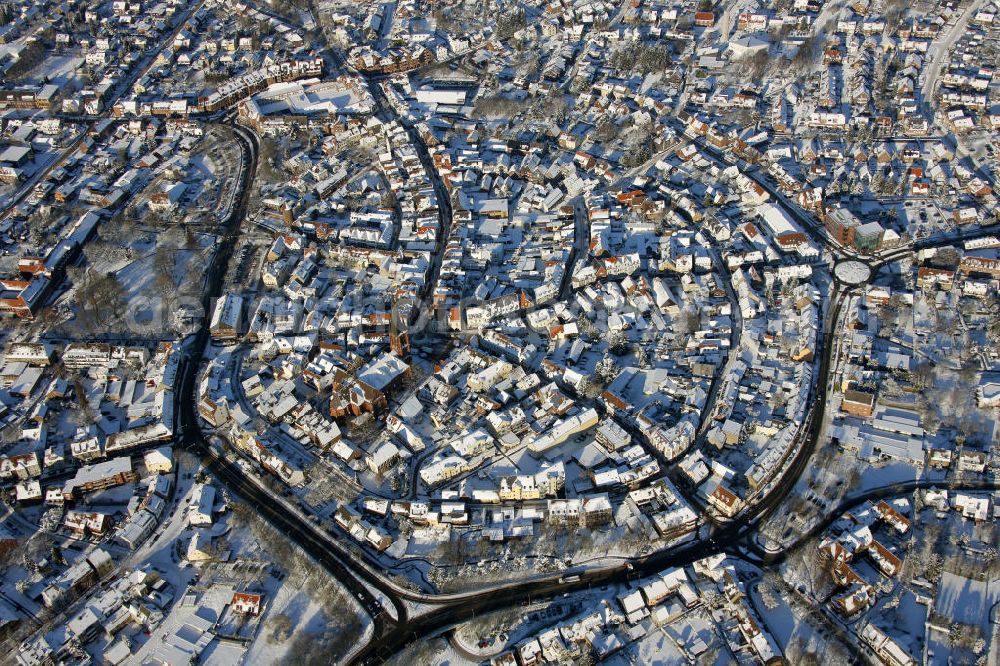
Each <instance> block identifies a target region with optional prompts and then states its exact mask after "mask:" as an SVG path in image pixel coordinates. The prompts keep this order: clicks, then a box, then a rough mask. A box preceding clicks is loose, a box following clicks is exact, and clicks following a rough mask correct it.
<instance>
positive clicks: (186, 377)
mask: <svg viewBox="0 0 1000 666" xmlns="http://www.w3.org/2000/svg"><path fill="white" fill-rule="evenodd" d="M367 78H368V81H369V83H370V85H371V88H372V94H373V97H374V99H375V100H376V104H377V105H378V106H379V107H380V108H381V110H380V113H382V114H383V115H384V116H385V117H386V118H391V117H394V113H393V111H392V109H391V106H390V105H389V104H388V103H387V101H386V100H385V97H384V95H383V94H382V91H381V89H380V87H379V83H380V79H379V78H378V77H367ZM234 131H235V133H236V138H237V140H238V142H239V144H240V148H241V151H242V154H243V158H244V159H243V168H242V169H241V172H240V177H239V178H240V181H239V186H238V190H237V191H238V192H239V194H238V196H237V197H236V199H235V203H234V205H233V207H232V209H231V210H230V212H229V214H228V217H227V218H226V220H225V224H224V226H225V231H224V234H223V237H222V241H221V243H220V246H219V248H218V250H217V252H216V253H215V255H214V256H213V257H212V260H211V263H210V265H209V267H208V269H207V279H206V289H205V293H204V295H203V306H204V308H205V313H206V317H204V318H203V319H202V326H201V328H200V329H199V331H198V332H197V333H196V334H195V335H194V338H193V340H191V341H190V345H189V351H188V357H187V359H186V362H185V363H184V365H183V367H182V371H181V378H180V382H179V390H178V392H177V402H178V405H177V406H178V410H177V412H178V419H179V428H178V429H179V432H180V435H181V436H180V438H179V439H180V440H181V443H180V444H181V445H182V446H184V447H187V448H189V449H190V450H192V451H195V452H198V453H200V454H202V455H203V457H204V459H205V461H206V465H207V468H208V470H209V471H210V472H211V473H212V474H214V475H215V476H216V477H217V478H218V479H219V481H220V482H221V483H222V484H224V485H225V486H226V487H227V488H228V489H229V490H230V491H231V492H233V493H235V494H237V495H239V496H240V497H241V498H242V499H243V500H244V501H246V502H247V503H248V504H250V505H251V506H253V507H255V509H256V510H257V511H258V512H259V513H260V515H261V516H262V517H263V518H265V519H266V520H268V521H269V522H270V523H271V524H273V525H274V526H275V527H276V528H277V529H279V530H280V531H282V532H283V533H284V534H285V535H286V536H287V537H288V538H290V539H291V540H293V541H294V542H296V543H297V544H298V545H299V546H301V547H302V548H303V549H304V550H305V551H306V552H307V553H309V554H310V555H311V556H312V557H313V558H315V559H316V561H317V562H319V563H320V564H321V565H322V566H323V567H324V568H326V570H327V571H328V572H329V573H330V574H331V575H333V576H334V577H335V578H336V579H337V580H338V581H339V582H340V583H341V584H343V585H344V586H345V588H346V589H347V590H349V591H350V593H351V594H352V595H353V596H354V597H355V598H356V599H357V600H358V601H359V602H360V603H361V605H362V607H363V608H364V609H365V611H366V612H367V613H368V614H369V615H370V616H371V617H372V622H373V626H374V634H373V637H372V640H370V641H369V643H368V644H367V645H366V646H365V647H364V648H363V649H361V650H360V651H357V652H356V653H355V654H354V656H353V658H352V663H359V664H372V663H378V662H382V661H385V660H387V659H389V658H390V657H392V656H393V655H395V654H397V653H398V652H399V651H400V650H403V649H405V648H406V647H407V646H408V645H409V644H411V643H413V642H414V641H417V640H420V639H424V638H426V637H427V636H431V635H435V634H438V633H440V632H442V631H445V630H447V629H448V628H449V627H452V626H454V625H455V624H456V623H459V622H463V621H465V620H468V619H470V618H472V617H474V616H475V615H477V614H478V615H481V614H483V613H487V612H490V611H493V610H498V609H502V608H507V607H513V606H518V605H520V604H522V603H529V602H531V601H533V600H539V599H544V598H547V597H551V596H553V595H555V594H557V593H559V594H562V593H565V592H571V591H576V590H583V589H588V588H590V587H593V586H602V585H608V584H619V583H626V582H628V581H629V580H631V579H633V578H640V577H644V576H647V575H652V574H655V573H657V572H659V571H661V570H663V569H664V568H667V567H670V566H682V565H687V564H690V563H692V562H694V561H696V560H698V559H701V558H703V557H706V556H709V555H713V554H716V553H723V552H724V553H728V554H730V555H732V556H734V557H746V555H747V552H748V551H749V552H755V553H756V554H757V555H759V556H760V558H761V560H763V559H764V558H765V557H768V556H772V557H776V556H780V554H778V555H769V554H768V553H765V552H763V551H762V550H761V549H760V548H759V547H758V546H757V545H756V544H755V543H754V542H753V541H752V539H750V538H748V537H751V536H752V533H753V529H754V526H755V525H756V524H757V523H758V522H759V521H760V520H761V519H762V518H764V517H766V516H767V515H769V514H770V513H771V512H772V511H773V510H774V509H775V508H776V507H777V506H779V505H780V502H781V501H782V500H783V499H784V498H785V497H786V496H787V494H788V492H789V491H790V490H791V489H792V488H793V487H794V485H795V483H797V481H798V478H799V476H800V475H801V473H802V471H803V470H804V468H805V465H806V464H807V463H808V460H809V459H810V457H811V456H812V454H813V451H814V447H815V445H816V442H817V441H818V439H819V435H820V433H821V429H822V424H823V415H824V406H825V403H826V398H827V384H828V382H827V377H828V374H829V370H830V364H831V349H832V345H830V344H829V341H830V340H831V339H832V336H833V335H834V333H835V331H834V327H835V325H836V322H837V321H838V319H839V315H840V308H841V303H842V296H843V294H844V293H846V292H840V291H837V292H835V294H834V300H833V302H832V303H831V307H830V309H829V311H828V313H827V316H826V320H825V323H824V327H823V338H822V342H823V344H824V345H825V347H824V349H823V357H822V360H821V364H820V369H819V377H818V379H817V387H816V389H815V391H816V393H815V397H814V400H815V405H816V407H815V408H814V409H813V410H812V411H811V412H810V418H809V420H808V421H807V422H806V423H805V424H804V425H803V434H802V436H801V445H800V447H799V449H798V450H797V451H796V453H795V454H794V457H793V458H792V460H791V461H790V463H789V464H788V466H787V468H786V469H785V471H784V473H783V475H782V477H781V479H780V480H779V481H778V482H777V483H775V484H774V485H773V486H772V487H771V489H770V490H769V491H768V492H767V493H766V494H765V495H764V496H763V497H761V498H760V499H759V501H757V502H756V503H755V504H754V505H753V509H752V511H749V512H747V513H746V514H744V515H741V516H740V517H738V518H737V519H736V520H734V521H731V522H729V523H726V524H723V525H720V526H716V527H715V528H714V530H713V531H712V532H711V533H710V534H708V535H707V537H705V538H702V539H699V540H696V541H693V542H688V543H686V544H683V545H681V546H678V547H675V548H670V549H664V550H660V551H656V552H653V553H650V554H648V555H645V556H641V557H635V558H632V559H631V560H629V561H622V560H614V561H609V562H608V563H607V564H605V565H597V566H579V567H570V568H568V569H567V570H565V571H562V572H559V573H556V574H540V575H533V576H528V577H524V578H522V579H520V580H517V581H513V582H506V583H499V584H493V585H486V586H484V587H483V588H480V589H477V590H472V591H469V592H461V593H455V594H433V593H429V592H424V591H416V590H413V589H410V588H408V587H404V586H401V585H399V584H398V583H396V582H395V581H393V580H392V579H390V578H389V577H388V576H387V575H383V569H382V566H381V565H380V564H379V563H378V562H377V561H375V560H374V559H373V558H372V557H370V556H369V555H368V554H367V553H364V552H363V551H361V552H359V551H358V549H356V548H354V547H353V545H347V544H351V542H350V538H349V537H348V536H346V535H344V534H343V533H341V532H339V531H335V532H328V531H326V530H325V529H324V528H322V527H320V526H319V525H317V524H314V523H313V522H312V521H311V520H309V519H308V518H306V516H305V515H304V514H303V513H302V512H300V511H299V510H298V509H297V508H296V507H293V506H291V505H289V504H288V503H287V502H286V500H285V499H284V498H282V497H280V496H277V495H276V494H274V493H272V492H270V491H269V490H268V489H267V488H266V487H264V486H263V484H262V483H260V482H259V481H258V480H257V479H256V478H254V477H253V476H252V475H251V474H248V473H247V472H246V471H244V470H243V469H242V468H241V467H240V466H239V465H238V464H236V463H235V462H234V460H232V459H230V458H229V457H228V456H226V455H225V454H223V455H221V456H220V455H219V454H218V453H217V452H216V451H215V450H214V449H213V447H211V446H210V445H209V443H208V442H207V441H206V438H205V436H204V434H203V433H202V432H201V429H200V426H199V422H198V414H197V411H196V405H197V401H198V396H197V376H198V370H199V367H200V366H201V364H202V361H203V356H204V352H205V348H206V345H207V344H208V342H209V333H208V323H207V322H208V317H207V313H208V312H209V311H210V309H211V305H212V301H213V299H215V298H217V297H219V296H220V295H221V294H222V288H223V285H224V282H225V273H226V267H227V265H228V263H229V259H230V256H231V255H232V252H233V248H234V245H235V242H236V240H237V239H238V237H239V232H240V227H241V223H242V221H243V219H244V217H245V214H246V208H247V202H248V199H249V194H250V185H251V183H252V180H253V176H254V173H255V171H256V164H257V155H258V150H259V146H258V144H257V139H256V136H255V135H253V134H252V133H251V132H249V131H247V130H245V129H244V128H242V127H239V126H236V127H234ZM407 131H408V133H409V135H410V139H411V141H412V143H413V145H414V146H415V148H416V150H417V152H418V155H419V157H420V160H421V163H422V164H423V166H424V168H425V170H426V171H427V173H428V177H429V178H430V179H431V181H432V183H433V185H434V189H435V192H436V194H437V197H438V210H439V214H440V219H441V226H442V228H441V236H440V238H439V241H440V242H439V244H438V247H437V251H436V252H435V256H434V258H433V262H432V267H431V275H430V278H429V280H428V285H427V290H426V291H425V293H424V295H423V299H422V300H423V303H422V306H423V308H428V307H429V305H430V303H429V299H430V298H431V297H432V294H433V288H434V285H435V284H436V282H437V280H438V276H439V271H440V266H441V255H442V254H443V250H444V247H445V246H446V244H447V238H448V235H449V232H450V225H451V207H450V197H449V195H448V191H447V189H446V188H445V187H444V185H443V183H442V182H441V180H440V178H439V177H437V173H436V170H435V169H434V166H433V163H432V161H431V157H430V154H429V151H428V150H427V147H426V146H425V145H424V142H423V140H422V138H421V137H420V136H419V135H418V134H417V132H416V131H415V130H414V129H413V128H412V127H408V128H407ZM713 157H714V156H713ZM779 201H780V199H779ZM786 205H787V204H786ZM567 576H572V579H571V580H568V579H567ZM407 600H409V601H413V602H417V603H419V604H423V605H424V608H422V609H421V610H422V612H421V613H419V614H416V613H414V614H413V615H414V616H413V617H411V614H410V613H408V604H407V603H406V601H407ZM386 603H387V604H388V605H391V606H392V610H391V612H389V610H388V609H387V608H386V607H385V606H384V605H383V604H386Z"/></svg>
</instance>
